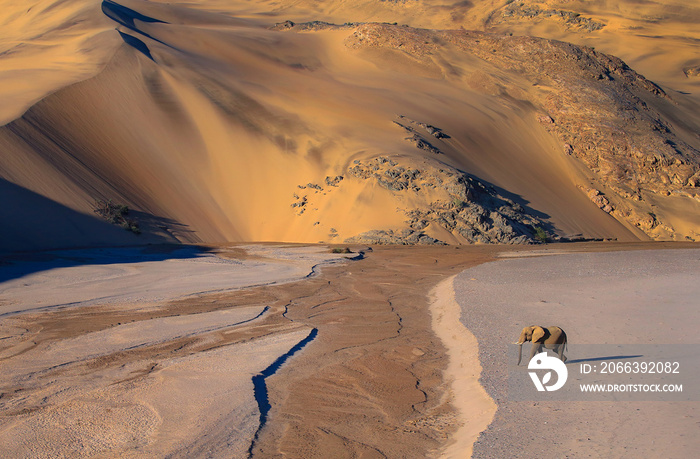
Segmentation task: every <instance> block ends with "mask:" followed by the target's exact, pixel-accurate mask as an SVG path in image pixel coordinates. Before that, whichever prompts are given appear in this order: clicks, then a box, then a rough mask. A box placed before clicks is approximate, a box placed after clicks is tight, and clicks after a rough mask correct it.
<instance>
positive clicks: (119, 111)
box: [0, 0, 700, 248]
mask: <svg viewBox="0 0 700 459" xmlns="http://www.w3.org/2000/svg"><path fill="white" fill-rule="evenodd" d="M232 5H233V6H232ZM99 6H100V8H99V10H94V8H93V7H94V4H91V5H90V12H91V13H94V16H95V17H94V18H93V16H90V17H91V18H93V19H92V20H93V21H95V23H99V24H101V26H100V27H102V25H103V24H104V22H103V21H105V20H106V21H108V22H109V27H108V28H107V29H106V30H107V31H106V32H103V33H104V36H105V37H108V38H106V39H105V40H106V42H108V45H104V47H103V48H101V49H102V50H104V49H111V48H110V47H112V46H113V42H114V40H116V41H117V42H121V45H119V48H118V50H117V51H116V52H114V54H113V55H112V57H111V60H110V61H109V62H108V63H107V64H106V67H105V68H104V70H102V71H101V72H99V74H97V75H96V76H94V77H92V78H90V79H88V80H85V81H83V82H80V83H77V84H74V85H71V86H68V87H66V88H64V89H61V90H60V91H57V92H55V93H54V94H51V95H50V96H48V97H45V98H43V100H41V101H40V102H38V103H36V104H35V105H34V106H32V107H31V108H30V109H29V110H28V111H27V112H26V113H25V114H24V115H23V116H22V117H20V118H18V119H16V120H15V121H12V122H10V123H8V124H7V125H6V126H4V127H2V128H0V150H2V151H3V155H2V157H1V158H0V177H2V178H3V179H5V180H6V181H8V182H11V183H12V184H14V185H15V186H18V187H21V188H24V189H25V191H26V192H27V193H29V192H32V193H36V194H38V195H41V196H44V197H46V198H48V199H50V200H51V201H53V202H54V203H55V205H56V206H63V207H65V208H67V209H72V210H74V211H78V212H82V213H84V214H86V215H94V214H93V208H94V202H95V200H96V199H102V200H109V199H111V200H113V201H114V202H118V203H124V204H128V205H129V206H130V207H131V208H133V209H135V210H136V211H137V212H138V214H137V216H138V218H139V220H140V222H142V227H143V230H144V231H143V234H142V235H141V236H133V237H132V235H129V239H130V240H131V239H134V240H138V238H142V239H141V240H144V241H145V240H148V238H149V237H150V238H156V239H157V240H173V239H177V240H180V241H186V242H200V241H204V242H221V241H238V240H276V241H298V242H318V241H326V242H342V241H345V240H346V239H351V238H352V240H355V241H369V242H372V241H375V242H396V243H406V242H409V243H413V242H418V243H428V242H436V241H441V242H447V243H469V242H523V241H528V240H533V238H534V235H535V233H536V228H537V227H540V228H543V229H544V230H546V231H547V232H548V233H549V234H550V235H559V236H564V235H570V234H577V233H581V234H583V235H584V236H585V237H596V238H618V239H622V240H630V239H638V238H642V239H645V238H648V237H649V236H651V237H659V238H676V239H683V238H685V237H686V236H688V237H695V236H697V233H696V231H698V227H700V222H699V221H697V220H698V215H700V212H698V210H700V209H699V207H700V206H699V205H698V201H697V200H696V199H694V198H693V196H694V194H693V190H694V186H695V185H696V182H694V181H693V180H694V178H693V177H694V174H695V172H696V171H697V157H696V156H694V155H696V154H697V149H698V139H697V138H694V137H693V134H694V132H695V131H694V130H695V129H696V126H697V120H691V121H688V122H682V120H681V118H683V116H684V114H685V113H686V112H688V111H690V110H689V109H688V108H687V107H686V106H690V107H691V108H692V106H693V105H692V104H693V103H694V102H693V100H692V99H683V97H682V95H676V94H673V95H671V96H669V95H668V94H666V93H664V91H661V90H659V91H657V90H656V86H655V85H654V84H653V83H651V82H648V81H647V80H645V79H644V78H643V77H641V76H638V75H637V74H636V73H634V72H633V71H631V70H629V69H627V70H626V67H625V68H623V67H620V65H619V64H617V63H616V62H617V61H610V59H609V58H607V57H606V56H605V55H602V54H596V53H595V52H593V51H592V50H590V49H584V50H583V51H581V48H576V47H573V48H566V47H562V46H561V45H559V44H549V42H546V41H536V40H534V41H533V40H529V39H521V38H519V37H517V36H516V37H509V36H505V35H488V34H486V35H484V34H470V33H466V32H463V31H461V32H460V31H452V32H433V31H427V30H418V29H412V28H406V27H401V26H400V25H398V26H393V25H373V24H368V25H360V24H350V25H343V26H332V25H328V24H319V23H315V24H296V25H294V24H292V23H286V24H285V23H283V20H282V18H276V17H272V18H271V17H270V16H266V15H262V14H259V13H260V12H261V11H263V9H264V8H265V7H266V4H265V2H234V3H230V2H215V1H211V2H195V3H192V4H188V5H187V6H185V5H177V4H176V5H170V4H165V3H158V2H142V1H133V0H129V1H126V0H125V1H123V2H119V3H114V2H110V1H105V2H102V4H101V5H99ZM297 7H299V5H296V6H295V8H297ZM397 7H398V6H397ZM235 8H239V9H238V10H235ZM363 8H364V7H363ZM475 8H476V6H475ZM237 11H238V12H239V14H237ZM295 11H297V16H298V15H300V14H302V13H304V12H306V11H307V9H297V10H295ZM308 11H309V12H310V14H311V13H312V12H313V11H314V10H313V8H312V9H308ZM360 11H364V12H365V13H366V14H367V15H368V17H369V16H371V15H372V14H370V13H371V11H370V10H367V9H366V8H365V9H362V8H361V9H360ZM224 13H225V14H224ZM382 14H383V13H382ZM97 16H99V19H98V17H97ZM297 16H294V17H293V19H297ZM329 16H330V15H329ZM380 16H381V15H380ZM290 17H291V16H290ZM284 19H286V17H285V18H284ZM308 19H309V20H314V19H316V18H314V17H309V18H308ZM379 19H383V16H382V17H380V18H379ZM275 23H279V24H278V25H277V26H275ZM114 28H116V29H117V30H114ZM540 49H546V50H547V51H546V52H545V53H542V52H540V51H539V50H540ZM506 50H507V51H508V52H505V51H506ZM572 56H581V59H583V61H584V63H582V64H580V65H578V64H577V65H578V66H577V67H572V65H571V59H572ZM550 61H552V62H553V63H549V64H547V65H549V66H550V67H548V71H549V72H551V73H547V74H545V75H540V74H538V70H537V69H538V68H539V67H538V66H541V65H544V63H545V62H550ZM611 62H612V63H611ZM616 66H617V67H616ZM628 70H629V71H628ZM618 71H619V72H618ZM558 72H562V74H563V75H564V76H561V77H560V76H557V73H558ZM596 72H598V73H597V74H596ZM606 72H607V73H606ZM616 72H618V73H616ZM589 73H590V75H589ZM598 74H600V75H604V76H605V77H604V78H603V77H601V79H600V80H599V79H596V78H594V77H596V76H597V75H598ZM584 77H585V78H586V79H585V81H584V83H582V84H580V85H579V87H578V88H577V91H581V92H580V93H579V95H583V96H585V97H574V98H573V99H572V98H571V97H570V96H568V95H567V94H566V91H567V89H571V86H572V84H575V83H576V82H577V81H578V79H580V78H584ZM608 77H609V78H608ZM628 87H629V89H627V88H628ZM679 99H680V100H681V101H680V102H679ZM27 100H28V99H27ZM598 101H601V102H600V104H601V107H602V110H601V111H600V113H594V114H593V115H590V116H587V117H585V120H584V122H582V124H580V125H578V124H576V123H577V121H575V120H576V119H578V118H577V116H576V114H577V113H578V114H580V113H583V112H587V111H591V110H593V111H595V108H596V107H595V106H593V105H591V104H597V103H598ZM569 104H573V106H571V107H570V108H568V109H567V108H566V106H568V105H569ZM577 104H578V105H577ZM684 104H685V105H684ZM625 110H633V111H634V113H636V114H635V115H633V116H631V117H630V116H627V117H625V116H623V114H624V113H630V112H625ZM684 110H685V112H684ZM626 123H627V124H626ZM655 123H656V124H655ZM626 126H630V127H631V129H630V130H629V132H625V133H624V135H622V136H621V137H620V139H621V140H620V142H622V143H625V145H627V144H629V145H633V146H634V148H630V151H629V152H627V151H625V152H624V153H621V152H622V150H621V147H620V145H621V143H619V142H618V143H615V142H612V143H610V144H609V145H608V144H605V145H596V144H595V142H594V141H593V140H594V139H595V138H596V137H597V136H607V135H609V134H610V133H611V132H613V135H617V134H614V132H617V130H619V129H623V130H624V129H625V127H626ZM655 126H657V127H658V126H665V127H667V128H668V132H665V131H664V132H661V133H657V132H656V129H657V128H655ZM583 131H586V132H587V134H586V135H583V134H582V132H583ZM696 137H697V136H696ZM592 139H593V140H592ZM671 144H672V145H673V147H674V148H675V149H672V151H665V150H664V151H661V152H660V153H658V154H657V152H656V150H654V149H655V148H656V147H657V145H661V146H663V145H666V146H668V145H671ZM598 147H600V148H602V149H604V148H608V149H609V150H610V152H607V150H605V151H606V152H607V153H604V154H597V153H596V156H595V157H594V156H592V154H591V151H590V150H591V149H595V148H598ZM632 151H633V152H634V154H635V155H637V156H636V157H638V158H641V159H638V160H634V161H632V160H630V161H622V162H619V163H618V162H616V161H615V158H614V156H615V154H617V155H618V156H619V155H621V154H623V155H629V156H630V157H631V156H632V153H630V152H632ZM608 153H610V154H609V155H608ZM654 155H656V156H659V159H658V161H661V162H662V163H664V162H668V163H671V164H675V161H679V164H676V166H675V167H676V169H674V171H675V172H673V173H672V174H671V173H667V174H666V175H665V176H666V177H667V178H668V181H669V184H668V186H661V185H658V186H657V185H653V186H652V182H654V183H655V181H656V178H655V177H656V176H654V175H653V174H652V173H651V172H650V171H649V170H647V169H645V167H646V166H644V164H646V163H645V162H644V161H646V159H648V158H652V157H654ZM618 164H622V166H621V169H620V170H618V169H617V165H618ZM601 165H606V166H605V167H602V166H601ZM608 166H609V167H608ZM662 172H663V171H661V172H659V171H655V172H654V174H657V175H659V177H661V176H664V173H665V172H664V173H662ZM644 174H646V175H645V177H646V176H647V175H648V177H647V178H648V180H647V179H645V178H644V177H641V175H644ZM673 174H675V175H673ZM612 178H614V182H615V183H610V181H611V180H612ZM645 180H646V181H645ZM659 180H661V181H662V182H663V180H664V179H663V178H660V179H659ZM674 180H675V181H677V182H678V183H677V184H675V185H674V183H675V182H674ZM647 182H648V183H647ZM681 182H682V183H681ZM635 187H636V188H635ZM673 187H675V188H673ZM670 188H673V189H671V190H670V191H669V189H670ZM18 199H19V198H18ZM22 203H23V201H21V200H20V201H17V202H15V203H13V206H15V207H18V208H21V206H22ZM608 205H609V206H610V207H606V206H608ZM652 206H653V207H652ZM651 213H653V219H652V220H651V221H650V222H649V221H647V220H649V219H650V218H651V217H650V215H651ZM86 218H87V217H86ZM90 218H93V217H90ZM94 218H96V217H94ZM15 224H16V225H18V227H19V228H21V227H22V225H30V224H31V225H35V224H36V222H35V221H34V220H31V223H30V220H26V221H25V220H22V219H18V221H17V222H16V223H15ZM47 225H55V226H56V227H57V228H58V227H61V228H62V225H64V223H63V221H62V220H60V219H59V221H55V220H54V221H51V222H47ZM97 233H100V232H99V231H97ZM100 234H102V236H95V237H94V238H93V240H91V241H90V243H98V242H99V243H109V242H110V241H113V242H119V243H124V242H123V241H121V238H116V239H115V238H114V237H113V235H112V234H111V233H110V234H108V233H107V232H105V233H100ZM54 236H56V235H53V236H52V235H51V234H48V235H44V236H42V237H37V239H36V240H35V241H33V242H27V241H23V242H22V244H20V246H19V247H17V246H15V247H13V246H12V242H10V243H5V247H7V246H9V248H38V247H45V246H47V245H49V242H53V243H57V242H56V239H52V238H53V237H54ZM56 237H58V236H56ZM58 239H61V238H60V237H58ZM94 239H98V241H96V240H94ZM117 239H120V240H118V241H117ZM65 244H74V243H73V242H68V241H66V242H65Z"/></svg>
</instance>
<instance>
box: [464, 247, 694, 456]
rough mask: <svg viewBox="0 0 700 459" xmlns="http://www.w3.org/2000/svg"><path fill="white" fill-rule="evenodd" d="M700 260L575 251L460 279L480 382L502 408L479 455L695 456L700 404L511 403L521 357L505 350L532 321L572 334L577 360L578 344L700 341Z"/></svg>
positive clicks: (478, 270)
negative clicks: (511, 373)
mask: <svg viewBox="0 0 700 459" xmlns="http://www.w3.org/2000/svg"><path fill="white" fill-rule="evenodd" d="M538 253H539V254H540V255H545V254H546V252H545V251H542V250H538ZM514 254H515V253H514ZM524 254H525V255H527V254H528V253H527V252H524ZM698 261H700V250H650V251H630V252H609V253H569V254H557V255H552V256H542V257H538V258H533V257H531V256H528V257H524V258H509V259H504V260H499V261H496V262H492V263H486V264H483V265H480V266H477V267H475V268H471V269H469V270H467V271H464V272H463V273H461V274H459V275H458V276H457V277H456V280H455V292H456V294H457V300H458V302H459V304H460V305H461V306H462V312H463V314H462V323H464V324H465V325H466V326H467V328H469V330H471V331H472V333H474V334H475V335H476V338H477V339H478V340H479V356H480V360H481V364H482V365H483V372H482V376H481V383H482V384H483V385H484V387H485V388H486V390H487V392H488V393H489V395H491V397H493V398H494V399H495V400H496V402H497V403H498V411H497V413H496V416H495V418H494V421H493V423H492V424H491V425H490V426H489V428H488V429H487V430H485V431H484V432H483V433H482V435H481V436H480V437H479V440H478V441H477V443H476V444H475V445H474V455H473V457H478V458H491V457H546V458H549V457H552V458H554V457H632V456H647V457H690V456H694V455H695V454H696V452H697V450H698V448H700V441H699V440H698V437H697V422H698V420H699V419H700V404H698V402H662V401H657V402H619V401H618V402H581V401H578V402H576V401H564V402H562V401H558V402H555V401H552V402H515V401H511V400H509V399H508V394H507V382H508V381H507V374H508V369H509V367H511V366H512V367H514V365H515V361H516V355H515V350H514V349H512V348H511V349H509V348H508V347H507V345H508V343H512V342H513V341H515V340H516V338H517V336H518V334H519V333H520V330H521V329H522V327H524V326H528V325H532V324H541V325H545V326H548V325H559V326H561V327H562V328H564V329H565V331H566V333H567V335H568V338H569V350H568V352H567V353H566V354H567V355H568V356H569V359H576V352H577V345H578V344H605V343H609V344H626V343H643V344H681V343H685V344H693V345H697V344H698V343H700V340H699V339H698V337H697V333H696V330H697V327H698V326H699V325H700V316H699V315H698V309H697V298H698V297H700V285H699V284H698V282H697V279H698V278H700V263H698ZM525 348H526V349H527V350H529V348H528V346H527V345H526V346H525ZM579 349H580V348H579ZM684 382H686V381H684ZM687 383H695V384H697V383H698V382H697V381H687ZM545 422H547V425H545Z"/></svg>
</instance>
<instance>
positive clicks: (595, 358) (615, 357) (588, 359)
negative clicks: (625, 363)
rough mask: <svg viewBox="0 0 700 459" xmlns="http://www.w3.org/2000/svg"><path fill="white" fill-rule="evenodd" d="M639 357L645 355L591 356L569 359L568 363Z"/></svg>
mask: <svg viewBox="0 0 700 459" xmlns="http://www.w3.org/2000/svg"><path fill="white" fill-rule="evenodd" d="M639 357H644V355H642V354H638V355H611V356H607V357H591V358H587V359H575V360H567V361H566V364H567V365H568V364H570V363H583V362H602V361H605V360H623V359H636V358H639Z"/></svg>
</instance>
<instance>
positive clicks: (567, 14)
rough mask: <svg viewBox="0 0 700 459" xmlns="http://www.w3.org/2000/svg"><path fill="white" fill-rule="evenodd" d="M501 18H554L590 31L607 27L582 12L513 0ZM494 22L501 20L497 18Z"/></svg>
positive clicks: (506, 19) (505, 20)
mask: <svg viewBox="0 0 700 459" xmlns="http://www.w3.org/2000/svg"><path fill="white" fill-rule="evenodd" d="M499 19H500V21H502V22H507V21H509V20H511V19H517V20H522V19H553V20H559V21H563V22H564V23H565V24H566V25H567V26H569V27H575V28H578V29H581V30H585V31H588V32H593V31H596V30H600V29H602V28H603V27H605V24H603V23H602V22H598V21H595V20H593V19H591V18H587V17H584V16H581V14H580V13H575V12H573V11H566V10H558V9H554V8H544V9H543V8H540V6H539V5H533V4H526V3H525V2H522V1H515V2H512V1H511V2H510V3H509V4H508V5H506V6H505V7H504V8H503V12H502V14H501V17H500V18H499ZM492 22H499V21H498V20H495V21H492Z"/></svg>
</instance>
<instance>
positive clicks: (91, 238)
mask: <svg viewBox="0 0 700 459" xmlns="http://www.w3.org/2000/svg"><path fill="white" fill-rule="evenodd" d="M0 196H2V197H3V205H2V206H0V221H2V222H3V223H4V225H0V283H2V282H5V281H8V280H12V279H17V278H20V277H23V276H26V275H28V274H32V273H36V272H41V271H46V270H50V269H55V268H62V267H71V266H80V265H97V264H115V263H137V262H145V261H161V260H166V259H173V258H196V257H199V256H202V255H203V254H205V253H206V252H208V251H210V250H211V249H210V248H208V247H205V246H202V245H182V244H180V242H179V241H183V240H184V241H189V242H190V243H192V244H197V242H199V239H198V238H197V237H196V235H194V233H193V231H191V230H190V229H189V228H188V227H187V225H184V224H182V223H179V222H177V221H175V220H173V219H170V218H165V217H159V216H157V215H152V214H149V213H147V212H139V211H133V210H132V211H130V213H129V216H130V217H133V218H134V219H135V220H137V221H138V222H139V225H140V227H141V230H142V232H143V234H140V235H136V234H133V233H132V232H130V231H127V230H125V229H124V228H122V227H120V226H117V225H112V224H110V223H107V222H106V221H104V220H102V219H101V218H99V217H97V216H96V215H89V214H84V213H81V212H78V211H76V210H73V209H71V208H69V207H66V206H64V205H63V204H60V203H58V202H56V201H53V200H51V199H49V198H47V197H45V196H43V195H40V194H38V193H35V192H33V191H31V190H28V189H26V188H24V187H22V186H19V185H16V184H14V183H12V182H9V181H7V180H5V179H2V178H0Z"/></svg>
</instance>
